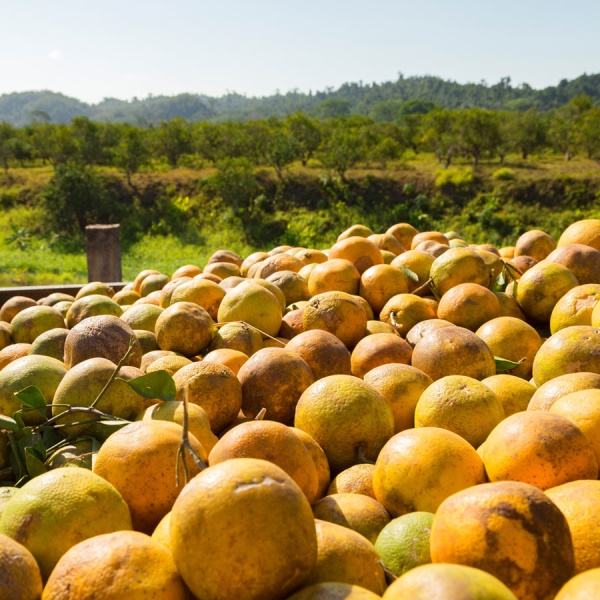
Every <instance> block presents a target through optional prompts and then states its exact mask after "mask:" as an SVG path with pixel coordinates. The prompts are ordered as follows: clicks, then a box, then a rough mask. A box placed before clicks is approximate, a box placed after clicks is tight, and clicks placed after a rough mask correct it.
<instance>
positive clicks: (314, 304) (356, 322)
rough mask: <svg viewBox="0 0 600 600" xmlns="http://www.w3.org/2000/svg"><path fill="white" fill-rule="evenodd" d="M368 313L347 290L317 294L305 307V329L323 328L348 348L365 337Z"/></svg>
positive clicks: (303, 320)
mask: <svg viewBox="0 0 600 600" xmlns="http://www.w3.org/2000/svg"><path fill="white" fill-rule="evenodd" d="M367 320H368V319H367V314H366V313H365V311H364V309H363V308H362V306H360V305H359V304H358V302H357V301H356V299H355V297H354V296H352V295H350V294H346V293H345V292H323V293H322V294H317V295H316V296H313V298H312V299H311V300H310V302H309V303H308V306H306V307H305V309H304V315H303V317H302V326H303V328H304V331H309V330H311V329H322V330H323V331H329V333H333V334H334V335H335V336H336V337H337V338H339V340H340V341H341V342H342V343H343V344H345V346H346V347H347V348H354V346H356V344H357V343H358V342H359V341H360V340H361V339H362V338H363V337H364V335H365V330H366V327H367Z"/></svg>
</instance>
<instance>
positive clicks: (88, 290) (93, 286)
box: [75, 281, 115, 300]
mask: <svg viewBox="0 0 600 600" xmlns="http://www.w3.org/2000/svg"><path fill="white" fill-rule="evenodd" d="M92 294H101V295H103V296H108V297H109V298H112V297H113V296H114V294H115V290H113V288H112V287H110V285H108V283H104V282H103V281H90V283H86V284H85V285H84V286H83V287H81V288H80V290H79V291H78V292H77V295H76V296H75V300H79V298H83V297H84V296H90V295H92Z"/></svg>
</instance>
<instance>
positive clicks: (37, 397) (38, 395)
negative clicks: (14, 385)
mask: <svg viewBox="0 0 600 600" xmlns="http://www.w3.org/2000/svg"><path fill="white" fill-rule="evenodd" d="M15 396H16V397H17V398H18V399H19V400H20V401H21V402H22V403H23V404H26V405H27V406H31V408H35V409H43V410H44V411H45V410H46V401H45V400H44V396H42V392H40V388H38V387H36V386H35V385H30V386H29V387H26V388H25V389H23V390H21V391H20V392H16V393H15Z"/></svg>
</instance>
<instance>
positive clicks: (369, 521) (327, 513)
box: [312, 493, 390, 544]
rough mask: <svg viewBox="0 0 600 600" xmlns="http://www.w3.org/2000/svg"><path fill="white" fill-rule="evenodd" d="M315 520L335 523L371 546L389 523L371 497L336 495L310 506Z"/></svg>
mask: <svg viewBox="0 0 600 600" xmlns="http://www.w3.org/2000/svg"><path fill="white" fill-rule="evenodd" d="M312 511H313V514H314V515H315V519H320V520H321V521H328V522H329V523H336V524H337V525H342V526H343V527H348V528H349V529H352V530H353V531H356V532H357V533H360V534H361V535H364V536H365V537H366V538H367V539H368V540H369V541H370V542H371V543H372V544H374V543H375V540H376V539H377V536H378V535H379V532H380V531H381V530H382V529H383V528H384V527H385V526H386V525H387V524H388V523H389V522H390V515H389V514H388V512H387V511H386V510H385V508H383V506H381V504H379V502H377V500H375V498H372V497H371V496H365V495H364V494H352V493H337V494H330V495H328V496H325V498H321V499H320V500H318V501H317V502H315V503H314V504H313V505H312Z"/></svg>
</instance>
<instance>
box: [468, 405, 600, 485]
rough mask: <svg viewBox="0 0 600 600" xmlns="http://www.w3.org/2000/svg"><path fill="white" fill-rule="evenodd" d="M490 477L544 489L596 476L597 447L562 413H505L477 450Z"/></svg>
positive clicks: (495, 479) (595, 477)
mask: <svg viewBox="0 0 600 600" xmlns="http://www.w3.org/2000/svg"><path fill="white" fill-rule="evenodd" d="M478 452H479V454H480V455H481V458H482V459H483V463H484V464H485V470H486V473H487V476H488V478H489V480H490V481H504V480H513V481H520V482H523V483H529V484H531V485H535V486H537V487H538V488H539V489H541V490H545V489H548V488H551V487H554V486H557V485H560V484H562V483H566V482H567V481H574V480H576V479H597V478H598V461H597V459H596V454H595V453H594V448H593V447H592V444H591V443H590V442H589V441H588V439H587V438H586V437H585V435H583V433H582V432H581V430H580V429H579V428H578V427H577V426H576V425H575V424H574V423H573V422H572V421H570V420H569V419H567V418H566V417H563V416H561V415H557V414H552V413H549V412H543V411H524V412H518V413H515V414H514V415H511V416H510V417H506V419H504V421H502V422H501V423H500V424H499V425H497V426H496V427H495V429H494V430H493V431H492V432H491V433H490V435H489V436H488V438H487V440H486V441H485V442H484V443H483V444H482V445H481V446H480V448H479V450H478Z"/></svg>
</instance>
